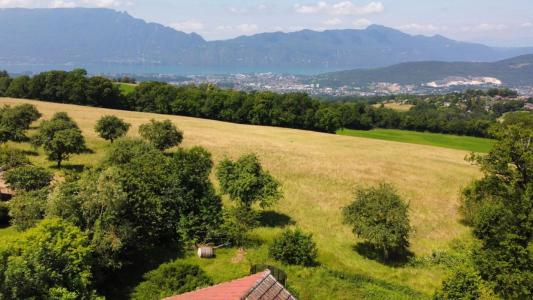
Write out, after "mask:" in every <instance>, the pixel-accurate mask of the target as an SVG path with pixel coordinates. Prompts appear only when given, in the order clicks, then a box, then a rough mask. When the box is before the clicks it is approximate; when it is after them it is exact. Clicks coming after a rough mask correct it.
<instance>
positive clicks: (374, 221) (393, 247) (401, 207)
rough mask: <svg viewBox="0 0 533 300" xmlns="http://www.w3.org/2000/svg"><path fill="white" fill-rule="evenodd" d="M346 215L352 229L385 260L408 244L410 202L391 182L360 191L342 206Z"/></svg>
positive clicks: (346, 220) (345, 218)
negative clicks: (350, 201) (408, 202)
mask: <svg viewBox="0 0 533 300" xmlns="http://www.w3.org/2000/svg"><path fill="white" fill-rule="evenodd" d="M343 216H344V222H345V223H346V224H349V225H351V226H352V230H353V232H354V233H355V234H356V235H358V236H359V237H361V238H363V239H365V240H367V242H368V243H370V244H371V245H372V246H374V247H375V248H376V249H378V250H381V251H382V254H383V257H384V258H385V259H388V258H389V255H390V254H402V252H404V251H405V250H406V249H407V247H409V232H410V230H411V226H410V225H409V216H408V205H407V204H406V203H405V202H404V201H403V200H402V199H401V198H400V196H398V194H397V193H396V191H395V189H394V188H393V187H392V186H391V185H390V184H387V183H381V184H379V185H378V186H377V187H370V188H368V189H359V190H357V192H356V195H355V201H354V202H353V203H352V204H350V205H348V206H347V207H345V208H344V209H343Z"/></svg>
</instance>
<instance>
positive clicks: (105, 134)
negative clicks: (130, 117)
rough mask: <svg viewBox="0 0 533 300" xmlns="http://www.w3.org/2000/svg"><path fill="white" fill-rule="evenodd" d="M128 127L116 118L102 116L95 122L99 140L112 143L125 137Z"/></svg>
mask: <svg viewBox="0 0 533 300" xmlns="http://www.w3.org/2000/svg"><path fill="white" fill-rule="evenodd" d="M130 126H131V125H130V124H128V123H126V122H124V120H122V119H119V118H118V117H116V116H103V117H102V118H100V119H99V120H98V122H96V126H95V131H96V132H97V133H98V135H99V136H100V137H101V138H103V139H105V140H108V141H111V143H113V141H114V140H116V139H118V138H120V137H123V136H125V135H126V133H127V132H128V130H129V129H130Z"/></svg>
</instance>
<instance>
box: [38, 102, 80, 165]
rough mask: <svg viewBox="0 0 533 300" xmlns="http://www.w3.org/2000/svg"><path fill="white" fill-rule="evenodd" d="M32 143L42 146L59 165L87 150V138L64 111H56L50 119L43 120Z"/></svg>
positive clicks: (51, 159) (49, 157)
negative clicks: (73, 155)
mask: <svg viewBox="0 0 533 300" xmlns="http://www.w3.org/2000/svg"><path fill="white" fill-rule="evenodd" d="M32 143H33V144H34V145H36V146H42V147H43V148H44V151H45V153H46V155H47V156H48V159H49V160H50V161H55V162H56V163H57V167H58V168H61V163H62V162H63V161H64V160H67V159H69V158H70V156H71V155H72V154H80V153H83V152H85V151H86V150H87V147H86V146H85V138H84V137H83V134H82V132H81V130H80V129H79V127H78V125H77V124H76V123H75V122H74V121H73V120H72V119H71V118H70V117H69V116H68V115H67V113H64V112H58V113H56V114H55V115H54V116H53V117H52V118H51V119H50V120H45V121H43V122H41V125H40V126H39V129H38V130H37V133H36V134H35V135H34V136H33V137H32Z"/></svg>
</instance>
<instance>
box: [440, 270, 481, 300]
mask: <svg viewBox="0 0 533 300" xmlns="http://www.w3.org/2000/svg"><path fill="white" fill-rule="evenodd" d="M480 296H481V279H480V278H479V275H478V274H476V273H475V272H474V271H472V270H469V269H466V268H461V269H458V270H456V271H455V272H454V273H453V274H452V275H451V276H450V277H449V278H447V279H446V280H444V282H443V283H442V289H441V290H440V291H438V292H437V293H436V294H435V296H434V299H435V300H448V299H449V300H452V299H453V300H455V299H463V300H476V299H479V298H480Z"/></svg>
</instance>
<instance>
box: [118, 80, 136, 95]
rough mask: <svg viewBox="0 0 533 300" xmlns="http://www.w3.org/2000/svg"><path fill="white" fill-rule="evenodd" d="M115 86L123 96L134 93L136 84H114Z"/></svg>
mask: <svg viewBox="0 0 533 300" xmlns="http://www.w3.org/2000/svg"><path fill="white" fill-rule="evenodd" d="M115 84H116V85H118V88H119V89H120V92H121V93H122V94H123V95H125V96H127V95H129V94H131V93H133V91H135V86H136V84H132V83H115Z"/></svg>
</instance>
